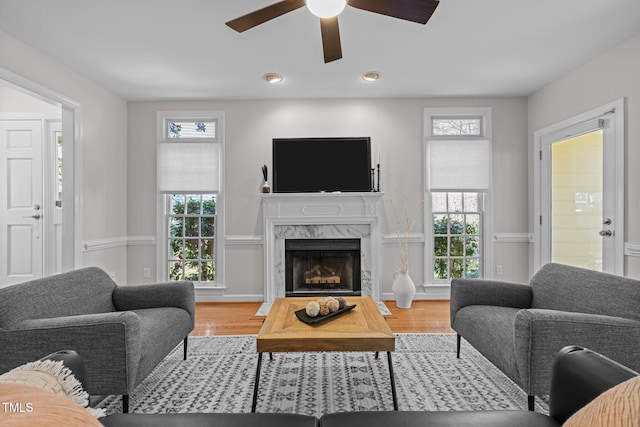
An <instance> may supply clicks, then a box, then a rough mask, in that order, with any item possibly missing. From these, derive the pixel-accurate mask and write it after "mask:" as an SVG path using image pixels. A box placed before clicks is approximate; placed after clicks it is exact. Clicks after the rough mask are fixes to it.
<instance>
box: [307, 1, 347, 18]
mask: <svg viewBox="0 0 640 427" xmlns="http://www.w3.org/2000/svg"><path fill="white" fill-rule="evenodd" d="M306 1H307V9H309V11H310V12H311V13H313V14H314V15H316V16H317V17H318V18H333V17H334V16H338V15H340V13H341V12H342V11H343V10H344V8H345V6H346V5H347V0H306Z"/></svg>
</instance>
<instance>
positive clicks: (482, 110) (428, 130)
mask: <svg viewBox="0 0 640 427" xmlns="http://www.w3.org/2000/svg"><path fill="white" fill-rule="evenodd" d="M443 117H450V118H469V117H481V118H482V120H481V132H483V133H482V134H481V135H436V136H433V130H432V119H433V118H443ZM423 125H424V129H423V144H422V148H423V177H422V185H423V194H424V199H425V206H424V218H423V229H424V234H425V239H424V242H425V243H424V244H425V248H424V249H425V250H424V278H425V284H424V287H425V291H427V292H429V291H434V292H438V290H440V289H442V291H443V293H444V291H445V290H446V292H447V293H448V292H449V288H450V286H451V285H450V281H451V279H449V280H446V281H440V280H438V281H436V280H434V278H433V269H434V264H435V258H434V256H433V245H434V232H433V225H432V223H431V222H432V212H431V211H432V206H431V205H432V203H431V192H430V191H429V189H428V188H427V178H428V174H429V170H428V162H427V153H428V142H429V140H431V139H438V140H444V139H447V140H448V139H458V140H460V139H477V140H488V141H489V144H490V146H492V140H493V134H492V109H491V107H469V108H465V107H452V108H425V109H424V117H423ZM491 168H492V166H491ZM492 187H493V183H492V180H491V179H490V184H489V189H488V190H486V191H484V192H482V191H477V190H475V191H473V192H478V193H481V194H482V220H481V223H482V224H481V227H482V229H481V236H482V239H481V249H480V250H481V263H482V264H481V265H482V277H483V278H484V279H492V278H493V269H492V268H491V266H492V265H493V245H492V244H491V237H490V236H492V235H493V220H492V217H493V215H492V211H493V203H492V197H491V196H492ZM451 192H454V191H451ZM467 192H472V191H467ZM437 295H438V297H440V295H441V294H440V293H438V294H437Z"/></svg>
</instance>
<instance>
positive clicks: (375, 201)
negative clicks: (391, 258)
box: [261, 192, 384, 311]
mask: <svg viewBox="0 0 640 427" xmlns="http://www.w3.org/2000/svg"><path fill="white" fill-rule="evenodd" d="M383 195H384V193H378V192H371V193H269V194H263V195H261V197H262V218H263V232H264V240H263V243H264V272H265V273H264V302H265V304H264V306H266V307H267V310H268V307H270V306H271V304H272V303H273V301H274V300H275V299H276V298H278V297H284V292H285V281H284V267H283V265H284V240H285V239H286V238H340V237H348V238H354V237H356V238H360V239H361V244H362V246H361V269H362V272H361V276H362V280H363V283H362V295H369V296H371V297H372V298H373V299H374V301H376V302H378V301H380V296H381V291H380V277H379V276H380V261H381V260H380V256H381V255H380V252H381V234H380V226H379V215H380V209H381V207H380V205H381V203H380V201H381V200H382V196H383ZM261 311H262V309H261Z"/></svg>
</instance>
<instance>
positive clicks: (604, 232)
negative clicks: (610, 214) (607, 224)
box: [598, 230, 613, 237]
mask: <svg viewBox="0 0 640 427" xmlns="http://www.w3.org/2000/svg"><path fill="white" fill-rule="evenodd" d="M598 234H599V235H601V236H602V237H611V236H613V232H612V231H611V230H600V231H598Z"/></svg>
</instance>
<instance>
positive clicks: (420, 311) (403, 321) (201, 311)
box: [191, 300, 455, 336]
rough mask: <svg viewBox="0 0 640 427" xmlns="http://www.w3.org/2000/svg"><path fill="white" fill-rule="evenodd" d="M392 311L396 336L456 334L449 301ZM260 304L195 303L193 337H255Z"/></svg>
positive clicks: (418, 303)
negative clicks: (402, 334)
mask: <svg viewBox="0 0 640 427" xmlns="http://www.w3.org/2000/svg"><path fill="white" fill-rule="evenodd" d="M385 304H386V305H387V307H388V308H389V310H390V311H391V313H392V314H391V316H386V319H387V322H388V323H389V327H390V328H391V330H392V331H393V332H404V333H434V334H453V333H455V332H454V331H453V329H451V328H450V327H449V301H424V300H418V301H414V302H413V304H412V306H411V308H410V309H408V310H404V309H400V308H396V306H395V304H394V302H393V301H385ZM260 305H262V303H261V302H200V303H196V322H195V323H196V324H195V329H194V330H193V332H192V333H191V335H192V336H197V335H199V336H212V335H245V334H251V335H255V334H257V333H258V331H259V330H260V327H261V326H262V320H263V319H264V317H258V316H256V315H255V313H256V312H257V311H258V309H259V308H260Z"/></svg>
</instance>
